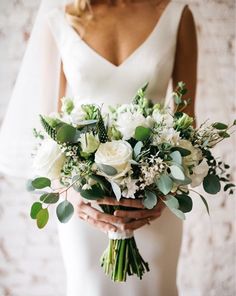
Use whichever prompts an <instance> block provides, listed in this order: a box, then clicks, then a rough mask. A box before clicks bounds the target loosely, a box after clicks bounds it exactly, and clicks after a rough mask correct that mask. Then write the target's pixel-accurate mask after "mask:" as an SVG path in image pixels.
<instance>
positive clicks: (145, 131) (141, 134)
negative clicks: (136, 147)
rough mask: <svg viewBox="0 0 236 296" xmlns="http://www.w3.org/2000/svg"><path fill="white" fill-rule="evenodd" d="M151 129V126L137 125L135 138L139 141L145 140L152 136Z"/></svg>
mask: <svg viewBox="0 0 236 296" xmlns="http://www.w3.org/2000/svg"><path fill="white" fill-rule="evenodd" d="M151 131H152V130H151V129H150V128H149V127H144V126H137V127H136V129H135V134H134V138H135V139H136V140H137V141H145V140H147V139H148V138H149V137H150V135H151Z"/></svg>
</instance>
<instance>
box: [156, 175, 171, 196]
mask: <svg viewBox="0 0 236 296" xmlns="http://www.w3.org/2000/svg"><path fill="white" fill-rule="evenodd" d="M156 185H157V187H158V189H159V190H160V191H161V192H162V193H163V194H164V195H166V194H168V193H169V192H170V191H171V189H172V187H173V181H172V179H171V178H170V177H169V176H168V175H161V176H160V178H159V179H158V180H156Z"/></svg>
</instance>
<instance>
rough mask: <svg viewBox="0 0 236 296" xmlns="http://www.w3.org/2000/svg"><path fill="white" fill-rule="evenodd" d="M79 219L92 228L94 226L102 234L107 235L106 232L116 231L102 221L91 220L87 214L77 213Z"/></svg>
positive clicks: (114, 227) (112, 226) (115, 228)
mask: <svg viewBox="0 0 236 296" xmlns="http://www.w3.org/2000/svg"><path fill="white" fill-rule="evenodd" d="M79 217H80V218H81V219H82V220H85V221H87V222H88V223H89V224H91V225H92V226H94V227H95V228H97V229H99V230H101V231H102V232H105V233H107V232H108V231H114V232H115V231H117V227H116V226H114V225H112V224H110V223H107V222H103V221H98V220H95V219H93V218H92V217H90V216H88V215H87V214H85V213H83V212H80V213H79Z"/></svg>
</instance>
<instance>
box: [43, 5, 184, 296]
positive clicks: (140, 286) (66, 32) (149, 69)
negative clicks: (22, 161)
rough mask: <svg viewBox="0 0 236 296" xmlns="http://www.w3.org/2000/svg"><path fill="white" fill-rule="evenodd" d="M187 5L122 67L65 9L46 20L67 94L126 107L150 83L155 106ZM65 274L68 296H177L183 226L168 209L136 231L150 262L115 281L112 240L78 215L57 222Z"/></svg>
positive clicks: (172, 12)
mask: <svg viewBox="0 0 236 296" xmlns="http://www.w3.org/2000/svg"><path fill="white" fill-rule="evenodd" d="M184 6H185V5H184V4H181V3H177V2H173V1H172V2H170V3H169V4H168V5H167V7H166V8H165V10H164V12H163V14H162V16H161V17H160V19H159V21H158V23H157V24H156V26H155V27H154V29H153V30H152V32H151V33H150V35H149V36H148V38H147V39H146V40H145V41H144V42H143V43H142V44H141V45H140V46H139V47H138V48H137V49H136V50H135V51H134V52H133V53H132V54H131V55H130V56H129V57H128V58H126V59H125V61H123V62H122V63H121V65H119V66H115V65H113V64H112V63H111V62H109V61H107V60H106V59H105V58H103V57H102V56H101V55H99V54H98V53H97V52H96V51H95V50H94V49H92V48H91V47H90V46H89V45H87V44H86V43H85V42H84V41H83V40H82V39H80V37H79V35H78V34H77V33H76V31H75V30H74V29H73V28H72V27H71V26H70V25H69V24H68V23H67V21H66V18H65V16H64V13H63V10H62V9H60V8H58V9H54V10H53V11H52V12H51V13H50V14H49V16H48V19H49V24H50V28H51V31H52V33H53V35H54V38H55V40H56V43H57V46H58V48H59V50H60V54H61V58H62V61H63V65H64V72H65V75H66V79H67V82H68V85H69V89H68V93H69V94H71V95H72V96H77V97H76V98H77V99H78V100H80V102H82V101H83V100H85V101H86V102H94V103H104V104H118V103H127V102H129V101H130V99H131V98H132V97H133V95H134V94H135V92H136V90H137V89H138V88H139V87H140V86H143V85H144V84H145V82H147V81H148V82H149V86H148V89H147V97H148V98H150V99H153V100H154V101H155V102H156V101H160V100H163V98H165V96H166V92H167V87H168V83H169V81H170V78H171V74H172V70H173V65H174V57H175V49H176V38H177V31H178V24H179V21H180V18H181V13H182V11H183V8H184ZM58 231H59V238H60V243H61V249H62V254H63V259H64V264H65V268H66V273H67V296H80V295H81V296H110V295H113V296H115V295H117V296H118V295H119V296H120V295H125V296H126V295H127V296H144V295H145V296H175V295H177V294H178V293H177V287H176V276H177V262H178V256H179V251H180V245H181V236H182V222H181V221H180V220H179V219H178V218H176V217H175V216H174V215H173V214H171V213H170V211H169V210H165V211H164V213H163V215H162V216H161V218H159V219H156V220H154V221H153V222H152V223H151V225H150V226H145V227H143V228H141V229H139V230H137V231H136V232H135V237H136V240H137V244H138V247H139V250H140V252H141V254H142V255H143V257H144V259H145V260H146V261H148V262H149V264H150V270H151V271H150V272H148V273H146V274H145V275H144V277H143V279H142V280H139V279H138V278H136V277H135V276H133V277H129V278H128V280H127V282H126V283H114V282H112V281H111V280H110V279H109V278H108V277H107V276H106V275H105V274H104V273H103V270H102V268H101V267H100V264H99V258H100V256H101V254H102V252H103V251H104V250H105V248H106V246H107V243H108V238H107V237H106V235H105V234H104V233H102V232H100V231H99V230H97V229H95V228H93V227H91V226H90V225H89V224H88V223H86V222H84V221H82V220H80V219H79V218H78V217H77V216H76V215H75V216H74V217H73V218H72V219H71V220H70V221H69V222H68V223H67V224H59V223H58Z"/></svg>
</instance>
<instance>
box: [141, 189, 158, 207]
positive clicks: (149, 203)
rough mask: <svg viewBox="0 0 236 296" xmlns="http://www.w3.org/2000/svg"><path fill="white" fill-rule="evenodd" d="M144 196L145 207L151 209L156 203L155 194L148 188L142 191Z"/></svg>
mask: <svg viewBox="0 0 236 296" xmlns="http://www.w3.org/2000/svg"><path fill="white" fill-rule="evenodd" d="M144 195H145V198H144V199H143V205H144V206H145V208H147V209H152V208H154V207H155V205H156V204H157V196H156V194H155V193H153V192H152V191H149V190H145V191H144Z"/></svg>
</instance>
